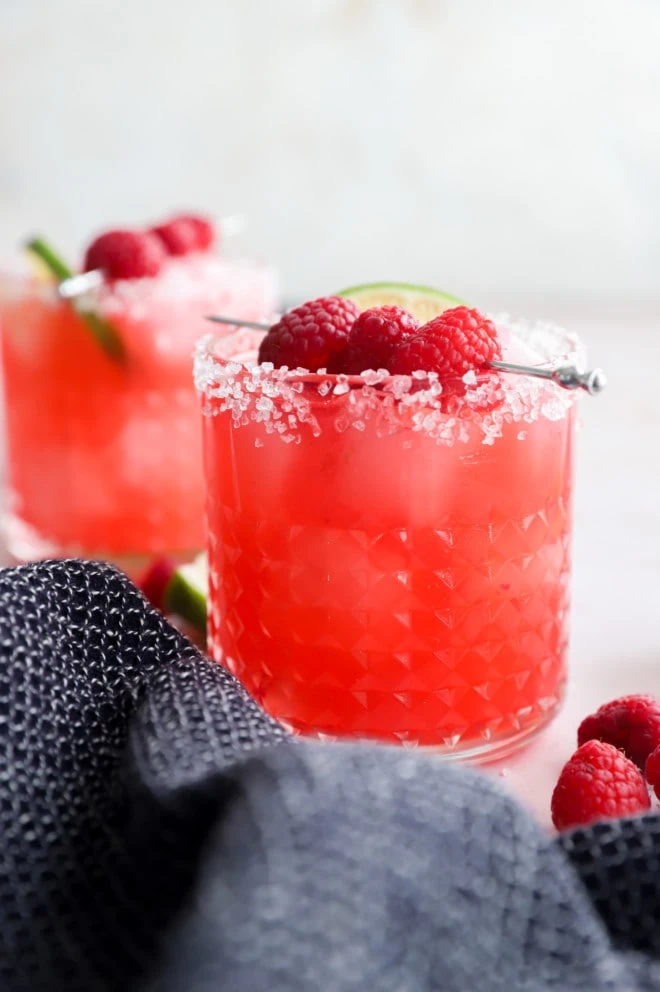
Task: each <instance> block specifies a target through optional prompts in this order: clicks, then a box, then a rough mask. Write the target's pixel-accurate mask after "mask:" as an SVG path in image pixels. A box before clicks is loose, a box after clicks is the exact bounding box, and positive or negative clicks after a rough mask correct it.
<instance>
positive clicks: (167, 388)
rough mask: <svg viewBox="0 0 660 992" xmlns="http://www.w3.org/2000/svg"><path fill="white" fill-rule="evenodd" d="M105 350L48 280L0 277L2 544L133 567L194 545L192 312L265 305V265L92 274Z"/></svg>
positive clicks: (269, 304) (171, 263) (205, 259)
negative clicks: (110, 340) (114, 337)
mask: <svg viewBox="0 0 660 992" xmlns="http://www.w3.org/2000/svg"><path fill="white" fill-rule="evenodd" d="M77 305H78V306H84V307H85V308H90V307H91V308H92V310H94V311H96V312H98V313H99V314H101V315H102V316H103V317H104V318H105V319H106V320H107V321H109V322H111V323H112V326H113V327H114V328H115V329H116V331H117V332H118V334H119V336H120V338H121V341H122V344H123V346H124V349H125V352H126V355H125V358H124V360H123V361H122V362H117V361H113V360H112V358H111V357H109V356H108V354H106V352H104V351H103V349H102V348H101V347H100V346H99V343H98V341H97V340H95V338H94V337H93V336H92V334H90V331H89V328H88V327H87V326H86V324H85V323H84V322H83V321H82V320H81V318H80V317H79V315H78V314H77V313H76V310H75V309H74V307H73V305H72V304H71V303H66V302H63V301H60V300H59V299H58V297H57V295H56V291H55V286H54V285H53V284H49V283H44V282H40V281H38V280H36V279H34V278H28V277H25V278H19V277H14V276H0V321H1V325H2V352H3V364H4V380H5V387H4V388H5V407H6V413H5V419H6V437H7V447H8V467H9V493H8V506H7V512H6V517H5V529H6V539H7V542H8V545H9V550H10V552H11V554H12V556H13V557H14V558H16V559H19V560H21V559H30V558H38V557H44V556H50V555H62V554H76V555H78V554H83V555H85V556H87V557H91V556H95V557H103V558H110V559H112V560H118V561H120V562H121V563H122V564H124V565H125V566H127V567H136V566H137V565H138V564H139V562H140V561H141V560H142V559H143V558H144V557H148V556H150V555H152V554H155V553H163V552H172V553H175V554H187V553H188V552H190V551H191V550H193V549H198V548H200V547H201V546H202V545H203V540H204V538H203V534H204V523H203V504H204V483H203V473H202V455H201V441H200V417H199V404H198V402H197V399H196V396H195V392H194V389H193V387H192V385H191V382H190V371H191V364H192V351H193V348H194V343H195V341H196V339H197V338H198V337H199V334H200V331H201V330H202V329H203V322H202V320H203V316H204V315H205V314H207V313H210V312H213V311H214V310H217V309H221V310H223V312H229V313H232V314H234V315H237V316H240V317H244V318H247V319H257V318H260V317H263V316H265V315H268V314H270V313H272V312H273V310H274V308H275V306H276V284H275V276H274V273H273V271H272V270H271V269H270V268H268V267H266V266H260V265H257V264H253V263H247V262H246V263H243V262H238V261H228V260H226V259H223V258H220V257H218V256H214V255H208V254H207V255H191V256H188V257H185V258H172V259H170V260H168V261H167V262H166V263H165V265H164V267H163V269H162V271H161V272H160V274H159V275H158V276H156V277H154V278H143V279H132V280H124V281H119V282H114V283H111V284H107V285H104V286H102V287H101V288H100V289H98V290H95V291H93V292H92V293H91V294H88V295H87V296H86V297H85V299H84V300H81V301H79V302H78V304H77Z"/></svg>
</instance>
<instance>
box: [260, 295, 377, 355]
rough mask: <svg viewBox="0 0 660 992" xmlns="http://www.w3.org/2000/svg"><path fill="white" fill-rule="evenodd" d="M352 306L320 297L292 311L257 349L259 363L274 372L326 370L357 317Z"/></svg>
mask: <svg viewBox="0 0 660 992" xmlns="http://www.w3.org/2000/svg"><path fill="white" fill-rule="evenodd" d="M359 312H360V311H359V310H358V308H357V306H356V305H355V303H353V302H352V301H351V300H346V299H342V298H341V297H339V296H323V297H321V298H320V299H318V300H310V302H309V303H303V304H302V306H299V307H294V308H293V310H289V311H288V312H287V313H285V314H283V315H282V317H280V319H279V320H278V321H277V323H275V324H273V326H272V327H270V328H269V330H268V333H267V334H266V337H265V338H264V339H263V341H262V342H261V346H260V348H259V361H260V362H272V363H273V365H274V366H275V368H280V367H281V366H283V365H287V366H288V367H289V368H290V369H295V368H304V369H309V371H310V372H316V371H317V370H318V369H321V368H327V367H328V364H329V363H330V361H331V360H332V359H333V357H334V356H335V355H337V354H338V353H339V352H342V351H343V350H344V349H345V347H346V344H347V342H348V335H349V332H350V330H351V327H352V326H353V324H354V323H355V320H356V318H357V316H358V314H359Z"/></svg>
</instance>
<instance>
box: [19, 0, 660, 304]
mask: <svg viewBox="0 0 660 992" xmlns="http://www.w3.org/2000/svg"><path fill="white" fill-rule="evenodd" d="M659 51H660V3H658V2H657V0H185V2H182V0H130V2H128V0H57V2H54V0H0V256H5V255H6V254H7V253H8V252H10V251H12V250H13V249H14V246H15V245H16V243H17V242H18V241H19V240H20V239H21V238H22V237H23V236H24V235H25V233H26V232H30V231H33V230H37V229H38V230H41V231H43V232H44V233H45V234H47V235H48V236H50V237H51V239H52V240H53V241H55V242H56V243H58V244H61V245H62V246H63V247H64V248H66V249H67V250H69V251H71V252H72V253H74V254H75V253H77V252H78V250H79V248H80V247H81V246H82V245H83V243H84V241H85V239H86V238H87V237H88V236H89V234H90V232H91V231H93V230H95V229H97V228H99V227H104V226H108V225H117V224H126V223H139V222H142V221H145V220H149V219H151V218H153V217H157V216H159V215H160V214H162V213H163V212H164V211H165V212H166V211H168V210H169V209H170V208H172V207H175V206H187V205H191V206H198V207H200V208H209V209H210V210H212V211H214V212H215V213H217V214H222V213H225V212H234V211H246V212H247V213H248V214H249V215H250V219H251V227H250V232H249V240H248V245H249V247H250V248H251V249H252V250H254V251H256V252H258V253H261V254H265V255H268V256H269V257H271V258H273V259H276V260H277V261H278V262H279V263H280V265H281V267H282V271H283V276H284V285H285V288H286V291H287V292H288V294H293V295H295V296H300V295H305V294H313V293H320V292H323V291H326V290H329V289H332V288H335V287H339V286H341V285H345V284H351V283H354V282H355V281H361V280H362V279H369V278H396V277H398V278H406V279H409V280H416V281H430V282H432V283H434V284H440V285H442V286H445V287H446V288H447V289H448V290H450V291H454V292H455V293H456V294H457V295H459V296H464V295H467V296H469V297H470V299H474V300H479V301H481V302H482V303H484V304H485V303H489V302H490V301H491V298H494V297H497V302H499V301H500V299H504V300H506V299H509V298H511V297H512V296H513V295H514V294H519V293H524V294H525V295H526V296H535V295H542V296H543V297H544V298H547V297H551V298H555V297H561V298H562V299H564V298H566V299H583V298H586V299H587V300H610V299H616V300H618V299H626V300H627V299H630V298H635V299H636V300H639V299H640V298H644V299H645V300H652V301H655V300H656V299H657V298H658V296H659V295H660V289H659V288H658V273H659V272H660V111H659V103H660V100H659V98H660V55H659V54H658V53H659Z"/></svg>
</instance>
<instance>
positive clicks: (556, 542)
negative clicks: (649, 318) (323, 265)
mask: <svg viewBox="0 0 660 992" xmlns="http://www.w3.org/2000/svg"><path fill="white" fill-rule="evenodd" d="M509 331H510V329H509ZM509 331H507V328H503V333H509ZM514 331H515V337H516V339H520V338H522V339H523V340H524V341H525V342H526V343H527V345H529V346H531V347H532V349H533V350H534V352H535V353H536V354H537V355H539V356H540V357H541V358H542V360H543V362H547V361H552V362H558V363H561V364H565V363H566V361H570V362H576V361H577V362H578V363H579V362H580V360H581V355H580V348H579V344H578V343H577V341H576V339H575V338H573V337H571V336H570V335H567V334H566V333H565V332H562V331H559V330H556V329H553V328H550V327H547V326H545V325H544V326H540V325H539V326H518V327H516V328H514ZM257 345H258V340H257V338H256V337H254V336H253V335H251V333H250V332H248V331H245V330H243V331H240V332H237V333H235V334H231V335H228V336H225V337H223V338H214V337H209V338H206V339H205V340H204V341H202V342H201V344H200V345H199V347H198V352H197V357H196V367H195V368H196V384H197V389H198V391H199V393H200V395H201V399H202V407H203V413H204V449H205V466H206V475H207V519H208V554H209V576H210V592H209V595H210V609H209V624H210V626H209V638H210V640H209V644H210V651H211V653H212V655H213V657H214V658H216V659H217V660H218V661H221V662H223V663H224V664H226V665H227V666H228V667H229V668H230V669H231V670H232V671H233V672H234V673H235V674H236V675H237V676H238V677H239V678H240V679H241V680H242V682H243V683H244V684H245V686H246V687H247V688H248V690H249V691H250V692H251V693H252V694H253V695H254V696H256V698H257V699H258V700H259V701H260V702H261V703H262V704H263V706H264V707H265V708H266V709H267V710H268V711H269V712H270V713H271V714H272V715H273V716H274V717H276V718H277V719H279V720H281V721H282V722H283V723H285V724H286V725H288V726H289V727H291V728H293V729H294V730H295V731H297V732H300V733H303V734H313V735H318V736H326V735H327V736H330V737H355V736H357V737H371V738H378V739H382V740H389V741H392V742H399V743H403V744H407V745H427V746H432V747H434V748H438V749H441V750H442V751H444V752H446V753H447V754H448V755H452V756H467V755H475V756H476V755H485V754H489V755H490V754H495V753H499V754H501V753H504V752H506V751H507V750H509V749H511V748H513V747H515V746H517V745H518V744H520V743H522V742H523V741H524V740H525V739H526V738H528V737H529V736H530V735H532V734H533V733H535V732H536V731H537V730H538V729H539V728H541V727H542V726H543V725H544V724H545V723H546V722H547V721H548V720H549V719H550V718H551V717H552V716H553V714H554V713H555V711H556V710H557V708H558V706H559V705H560V702H561V699H562V693H563V690H564V683H565V677H566V655H567V642H568V620H569V579H570V546H571V495H572V488H573V450H574V443H573V442H574V427H575V407H576V401H575V396H574V394H571V393H568V392H566V391H564V390H562V389H561V388H560V387H558V386H556V385H555V384H553V383H551V382H548V381H544V380H539V379H533V378H531V377H524V376H504V375H499V374H496V373H493V372H486V373H480V374H479V375H475V374H474V373H472V374H468V376H467V377H466V379H465V380H463V381H461V383H459V384H455V386H454V387H452V388H449V389H448V388H447V385H445V388H444V389H443V388H442V386H441V384H440V383H439V382H438V381H437V378H436V377H435V376H433V374H426V373H416V374H415V375H413V376H412V377H408V376H394V377H392V376H386V375H384V374H378V373H373V372H367V373H363V374H362V375H361V376H356V377H346V376H332V375H326V374H322V373H317V374H309V373H304V372H303V371H301V370H298V371H289V370H286V369H273V368H272V366H269V365H258V364H257V363H256V347H257Z"/></svg>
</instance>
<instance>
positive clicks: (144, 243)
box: [83, 231, 166, 279]
mask: <svg viewBox="0 0 660 992" xmlns="http://www.w3.org/2000/svg"><path fill="white" fill-rule="evenodd" d="M165 257H166V255H165V249H164V248H163V246H162V244H161V242H160V241H159V240H158V238H156V237H154V235H153V234H149V232H148V231H107V232H106V233H105V234H101V235H99V237H98V238H96V239H95V240H94V241H92V243H91V245H90V246H89V248H88V249H87V253H86V255H85V261H84V264H83V268H84V270H85V272H89V270H90V269H103V271H104V272H105V274H106V276H107V278H108V279H141V278H143V277H144V276H157V275H158V273H159V272H160V270H161V268H162V266H163V262H164V261H165Z"/></svg>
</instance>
